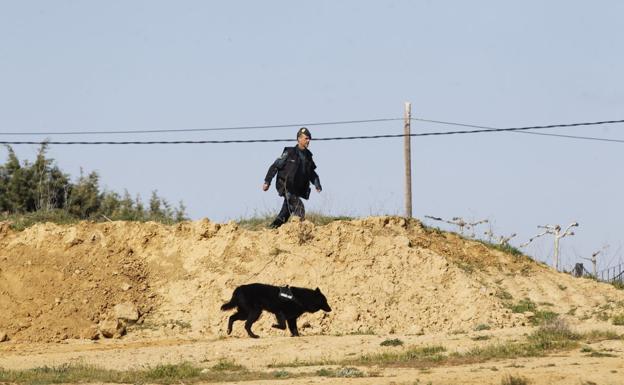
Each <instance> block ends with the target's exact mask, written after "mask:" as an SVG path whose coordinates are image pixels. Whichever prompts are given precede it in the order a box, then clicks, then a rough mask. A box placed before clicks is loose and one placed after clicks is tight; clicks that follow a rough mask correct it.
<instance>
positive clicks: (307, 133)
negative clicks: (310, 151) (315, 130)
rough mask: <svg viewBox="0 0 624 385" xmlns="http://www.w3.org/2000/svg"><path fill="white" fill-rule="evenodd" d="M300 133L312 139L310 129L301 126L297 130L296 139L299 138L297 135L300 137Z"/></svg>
mask: <svg viewBox="0 0 624 385" xmlns="http://www.w3.org/2000/svg"><path fill="white" fill-rule="evenodd" d="M301 135H305V136H307V137H308V138H310V139H312V134H310V130H308V129H307V128H305V127H301V128H300V129H299V131H297V139H299V137H300V136H301Z"/></svg>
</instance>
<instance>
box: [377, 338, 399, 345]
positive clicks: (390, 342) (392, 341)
mask: <svg viewBox="0 0 624 385" xmlns="http://www.w3.org/2000/svg"><path fill="white" fill-rule="evenodd" d="M379 345H381V346H402V345H403V341H401V340H400V339H398V338H393V339H387V340H384V341H382V342H381V343H380V344H379Z"/></svg>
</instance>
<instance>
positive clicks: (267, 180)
mask: <svg viewBox="0 0 624 385" xmlns="http://www.w3.org/2000/svg"><path fill="white" fill-rule="evenodd" d="M287 159H288V152H286V151H284V153H283V154H282V155H281V156H280V157H279V158H277V159H276V160H275V162H273V164H272V165H271V167H269V171H267V174H266V176H265V177H264V184H263V185H262V190H264V191H267V190H268V189H269V186H271V181H272V180H273V177H275V174H277V171H279V170H281V169H282V168H283V167H284V165H285V164H286V160H287Z"/></svg>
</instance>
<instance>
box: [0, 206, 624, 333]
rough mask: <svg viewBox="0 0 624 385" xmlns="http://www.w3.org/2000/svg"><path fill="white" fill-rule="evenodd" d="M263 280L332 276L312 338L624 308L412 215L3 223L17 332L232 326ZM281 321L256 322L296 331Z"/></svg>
mask: <svg viewBox="0 0 624 385" xmlns="http://www.w3.org/2000/svg"><path fill="white" fill-rule="evenodd" d="M251 282H262V283H269V284H274V285H286V284H288V285H291V286H302V287H310V288H316V287H319V288H320V289H321V290H322V291H323V293H325V295H326V296H327V298H328V301H329V303H330V305H331V306H332V308H333V309H334V311H333V312H331V313H323V312H319V313H315V314H306V315H304V316H302V317H301V319H300V321H299V327H300V330H301V331H302V333H303V334H307V335H310V334H321V333H322V334H333V335H341V334H351V333H378V334H391V333H397V334H422V333H432V332H455V331H470V330H473V329H475V328H477V327H479V326H481V325H487V326H488V327H490V328H503V327H513V326H519V325H525V324H528V323H529V321H530V318H531V317H533V316H534V312H525V313H514V312H512V310H511V309H510V305H512V304H516V303H519V302H520V301H523V300H525V299H529V300H530V301H531V302H532V303H534V304H536V305H537V306H540V308H543V309H544V310H548V311H551V312H554V313H558V314H561V315H565V317H566V318H568V320H569V321H570V322H573V323H574V322H580V321H582V320H588V319H589V320H591V319H603V320H604V319H608V318H609V317H611V316H613V315H614V314H616V313H618V312H620V313H621V312H622V311H624V291H622V290H617V289H615V288H614V287H612V286H611V285H607V284H602V283H598V282H595V281H592V280H588V279H578V278H574V277H571V276H569V275H567V274H564V273H558V272H555V271H553V270H552V269H550V268H548V267H547V266H545V265H543V264H540V263H536V262H534V261H533V260H531V259H530V258H528V257H526V256H514V255H511V254H508V253H505V252H502V251H499V250H497V249H495V248H492V247H489V246H486V245H484V244H482V243H481V242H478V241H472V240H466V239H464V238H461V237H459V236H458V235H456V234H453V233H445V232H441V231H438V230H435V229H430V228H426V227H424V226H423V225H422V224H421V223H420V222H419V221H417V220H406V219H404V218H399V217H371V218H366V219H360V220H352V221H336V222H332V223H330V224H328V225H325V226H315V225H313V224H312V223H310V222H307V221H304V222H298V221H292V222H290V223H287V224H286V225H284V226H282V227H280V228H279V229H278V230H268V229H266V230H257V231H251V230H244V229H241V228H239V226H238V225H237V224H236V223H234V222H230V223H228V224H219V223H214V222H210V221H208V220H200V221H195V222H184V223H180V224H177V225H172V226H167V225H162V224H158V223H153V222H148V223H137V222H110V223H89V222H81V223H79V224H77V225H71V226H60V225H55V224H50V223H46V224H38V225H35V226H33V227H30V228H28V229H26V230H24V231H22V232H13V231H11V230H10V229H9V228H8V224H4V225H2V226H1V227H0V308H2V309H3V310H2V312H0V335H1V334H3V333H4V334H6V335H7V337H8V338H9V339H10V340H12V341H25V342H51V341H61V340H64V339H68V338H97V337H98V336H101V335H102V334H104V332H103V330H104V324H105V323H106V322H112V321H117V319H116V318H120V317H121V318H123V317H125V318H128V317H127V316H123V317H122V316H120V315H119V314H118V309H117V308H116V306H117V307H119V306H121V305H130V306H132V307H134V309H135V310H134V311H135V312H136V313H137V315H136V317H134V318H135V319H132V320H131V321H132V322H134V321H135V320H136V323H131V324H130V325H129V328H128V334H129V336H131V337H132V336H133V337H136V338H159V337H164V336H172V335H178V336H179V335H187V336H195V337H197V336H204V337H210V336H213V337H216V336H222V335H225V327H226V323H227V318H228V316H229V315H230V313H227V312H221V311H220V309H219V307H220V306H221V304H222V303H223V302H225V301H227V300H228V299H229V298H230V296H231V293H232V290H233V289H234V288H235V287H236V286H238V285H242V284H246V283H251ZM137 318H138V319H137ZM271 318H272V317H269V315H268V314H265V315H264V317H263V318H262V319H261V320H260V321H258V322H257V323H256V325H254V330H255V331H256V332H257V333H258V334H261V335H264V336H266V335H284V333H285V332H283V331H279V330H274V329H271V328H270V325H271V324H272V323H273V319H271ZM118 326H119V325H118ZM234 329H235V332H234V334H236V335H244V331H243V328H242V324H237V325H235V328H234ZM109 334H110V335H109V336H112V335H113V333H109ZM121 334H123V333H122V332H120V333H117V334H116V335H115V336H116V337H119V336H120V335H121Z"/></svg>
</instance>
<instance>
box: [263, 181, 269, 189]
mask: <svg viewBox="0 0 624 385" xmlns="http://www.w3.org/2000/svg"><path fill="white" fill-rule="evenodd" d="M268 189H269V184H268V183H265V184H263V185H262V191H266V190H268Z"/></svg>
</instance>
